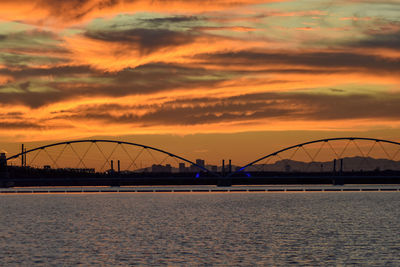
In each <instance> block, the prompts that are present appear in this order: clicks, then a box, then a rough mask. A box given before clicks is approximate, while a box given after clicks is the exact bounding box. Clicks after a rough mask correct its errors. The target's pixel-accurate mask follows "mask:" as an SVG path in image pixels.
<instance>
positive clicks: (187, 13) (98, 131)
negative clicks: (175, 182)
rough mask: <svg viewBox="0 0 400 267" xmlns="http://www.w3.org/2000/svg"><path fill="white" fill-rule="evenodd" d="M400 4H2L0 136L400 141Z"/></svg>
mask: <svg viewBox="0 0 400 267" xmlns="http://www.w3.org/2000/svg"><path fill="white" fill-rule="evenodd" d="M398 8H400V3H396V1H385V2H382V1H371V0H358V1H344V0H343V1H342V0H340V1H334V2H332V3H331V4H330V5H326V3H325V1H322V0H321V1H312V2H309V1H301V0H300V1H259V0H242V1H232V0H219V1H200V0H196V1H183V0H171V1H161V0H159V1H154V0H153V1H150V0H140V1H129V0H121V1H107V0H85V1H62V2H60V1H48V0H36V1H25V0H24V1H2V2H1V3H0V107H1V110H0V144H2V145H3V146H5V147H8V146H9V144H11V143H14V142H33V141H34V142H39V141H40V142H42V141H48V142H51V141H53V140H63V139H77V138H86V137H91V136H108V137H119V138H122V137H123V136H126V137H129V136H140V135H148V136H153V139H146V140H147V141H149V142H151V143H152V142H155V143H160V145H162V146H164V148H168V146H169V145H168V143H164V142H163V141H160V140H167V139H168V138H169V137H166V136H170V135H177V136H181V137H182V144H181V147H185V146H186V147H187V146H188V147H191V144H190V143H188V142H189V141H187V140H189V139H190V138H186V139H185V138H184V137H185V136H187V135H202V134H205V135H206V136H207V135H209V136H210V139H209V140H211V139H212V138H214V137H211V136H215V135H218V134H222V135H224V134H225V135H230V134H235V133H237V135H236V136H237V138H236V139H235V140H240V138H242V137H241V136H242V135H241V134H240V133H244V132H265V133H266V135H268V134H267V133H268V132H279V133H281V134H280V135H279V136H275V138H278V139H279V138H280V139H281V140H280V141H282V142H283V143H285V142H289V141H288V140H290V141H291V142H289V143H291V144H294V143H298V142H297V141H300V140H298V139H301V140H304V139H307V138H306V136H307V135H306V134H305V135H304V136H302V137H299V138H298V139H296V137H295V136H293V135H292V134H290V132H294V131H304V132H309V133H310V134H309V136H310V138H311V137H312V136H316V135H317V136H319V137H330V136H333V135H335V136H336V135H337V134H339V133H349V134H352V135H363V136H365V135H368V134H375V136H370V137H376V138H381V137H383V136H384V137H386V138H389V139H393V140H398V133H399V131H398V130H399V129H400V122H399V121H400V120H399V116H400V105H399V103H400V102H399V101H400V78H399V77H400V75H399V71H400V16H399V15H398V12H396V10H398ZM374 131H375V132H374ZM378 133H379V135H381V136H377V135H378ZM289 136H290V138H289ZM285 138H289V139H288V140H286V139H285ZM202 140H204V142H207V140H208V139H207V138H204V139H202ZM284 140H286V141H284ZM242 141H243V142H246V141H248V140H242ZM260 141H261V140H260ZM210 142H211V141H210ZM275 142H277V143H279V140H277V141H275ZM149 145H151V144H149ZM219 145H220V149H222V150H223V149H227V147H229V146H230V145H229V144H222V143H220V144H219ZM0 148H1V147H0ZM192 148H193V151H194V150H196V148H195V146H192ZM265 148H266V147H263V148H262V149H265ZM175 149H176V150H175V152H179V147H175ZM252 149H258V148H256V147H255V148H252ZM260 149H261V148H260ZM228 150H229V149H228ZM187 153H188V154H189V156H193V157H194V154H195V153H194V152H193V153H191V152H187ZM239 157H240V156H239Z"/></svg>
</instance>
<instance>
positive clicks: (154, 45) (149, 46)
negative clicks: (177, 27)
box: [85, 28, 197, 54]
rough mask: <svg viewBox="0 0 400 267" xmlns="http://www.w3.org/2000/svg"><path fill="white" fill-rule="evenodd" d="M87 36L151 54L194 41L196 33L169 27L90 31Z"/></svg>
mask: <svg viewBox="0 0 400 267" xmlns="http://www.w3.org/2000/svg"><path fill="white" fill-rule="evenodd" d="M85 36H86V37H88V38H92V39H97V40H101V41H105V42H113V43H121V44H124V45H127V46H128V47H127V49H129V47H130V48H131V49H132V48H133V49H138V50H139V51H140V52H141V54H149V53H152V52H154V51H157V50H160V49H162V48H167V47H175V46H180V45H184V44H188V43H191V42H194V41H195V40H196V38H197V37H196V35H194V34H193V33H190V32H180V31H171V30H168V29H145V28H137V29H130V30H125V31H88V32H86V34H85Z"/></svg>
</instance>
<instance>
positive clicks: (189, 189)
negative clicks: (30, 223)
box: [0, 185, 400, 195]
mask: <svg viewBox="0 0 400 267" xmlns="http://www.w3.org/2000/svg"><path fill="white" fill-rule="evenodd" d="M373 191H375V192H398V191H400V185H344V186H334V185H306V186H302V185H285V186H281V185H279V186H274V185H268V186H231V187H217V186H130V187H31V188H29V187H24V188H0V194H1V195H6V194H35V193H257V192H263V193H295V192H298V193H301V192H302V193H312V192H373Z"/></svg>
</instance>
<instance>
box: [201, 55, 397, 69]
mask: <svg viewBox="0 0 400 267" xmlns="http://www.w3.org/2000/svg"><path fill="white" fill-rule="evenodd" d="M197 58H198V59H200V60H203V62H204V64H206V65H207V64H218V65H221V66H237V67H240V66H274V65H289V66H309V67H315V68H317V69H318V70H321V69H322V70H330V69H333V70H335V69H340V68H347V70H348V71H363V72H390V73H393V72H399V71H400V61H399V60H392V59H387V58H383V57H379V56H375V55H365V54H356V53H352V52H303V53H293V52H287V53H285V52H277V53H272V52H271V53H270V52H253V51H240V52H228V53H217V54H203V55H198V56H197Z"/></svg>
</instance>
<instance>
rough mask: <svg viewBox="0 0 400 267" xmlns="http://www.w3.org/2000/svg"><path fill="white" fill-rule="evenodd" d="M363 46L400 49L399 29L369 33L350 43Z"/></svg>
mask: <svg viewBox="0 0 400 267" xmlns="http://www.w3.org/2000/svg"><path fill="white" fill-rule="evenodd" d="M352 45H353V46H355V47H364V48H389V49H395V50H400V31H397V32H393V33H381V34H374V35H370V36H369V37H368V38H366V39H364V40H361V41H358V42H355V43H353V44H352Z"/></svg>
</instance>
